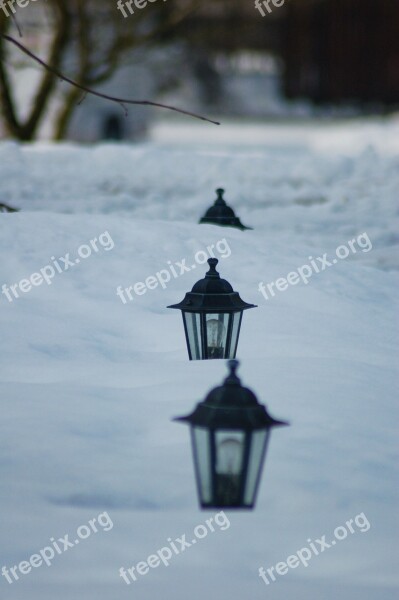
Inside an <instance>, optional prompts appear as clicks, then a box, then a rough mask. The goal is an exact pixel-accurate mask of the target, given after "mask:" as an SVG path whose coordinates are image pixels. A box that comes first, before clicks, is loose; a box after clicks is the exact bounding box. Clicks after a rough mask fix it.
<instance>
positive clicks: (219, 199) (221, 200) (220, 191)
mask: <svg viewBox="0 0 399 600" xmlns="http://www.w3.org/2000/svg"><path fill="white" fill-rule="evenodd" d="M216 193H217V195H218V197H217V198H216V200H215V204H216V205H220V204H223V205H224V206H225V205H226V201H225V199H224V198H223V194H224V189H223V188H218V189H217V190H216Z"/></svg>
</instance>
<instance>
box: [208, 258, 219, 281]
mask: <svg viewBox="0 0 399 600" xmlns="http://www.w3.org/2000/svg"><path fill="white" fill-rule="evenodd" d="M218 262H219V261H218V259H217V258H208V265H209V271H208V272H207V273H206V274H205V277H215V278H216V279H220V275H219V273H218V272H217V271H216V265H217V264H218Z"/></svg>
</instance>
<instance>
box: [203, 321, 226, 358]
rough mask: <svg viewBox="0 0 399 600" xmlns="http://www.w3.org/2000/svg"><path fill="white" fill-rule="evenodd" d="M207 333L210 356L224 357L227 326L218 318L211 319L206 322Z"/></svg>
mask: <svg viewBox="0 0 399 600" xmlns="http://www.w3.org/2000/svg"><path fill="white" fill-rule="evenodd" d="M206 335H207V340H208V358H223V357H224V347H223V342H224V340H225V336H226V327H225V326H224V325H223V323H222V321H219V320H218V319H209V320H208V321H207V322H206Z"/></svg>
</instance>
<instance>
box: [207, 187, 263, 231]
mask: <svg viewBox="0 0 399 600" xmlns="http://www.w3.org/2000/svg"><path fill="white" fill-rule="evenodd" d="M216 194H217V198H216V200H215V202H214V204H213V205H212V206H211V207H210V208H208V210H207V211H206V213H205V215H204V216H203V217H202V219H201V220H200V223H201V224H202V223H208V224H213V225H224V226H227V227H236V228H237V229H242V230H245V229H252V227H246V226H245V225H243V224H242V223H241V221H240V219H239V218H238V217H237V216H236V214H235V212H234V210H233V209H232V208H230V206H228V205H227V203H226V201H225V199H224V198H223V194H224V189H223V188H218V189H217V190H216Z"/></svg>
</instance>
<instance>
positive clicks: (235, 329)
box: [227, 311, 242, 358]
mask: <svg viewBox="0 0 399 600" xmlns="http://www.w3.org/2000/svg"><path fill="white" fill-rule="evenodd" d="M241 318H242V311H240V312H236V313H234V314H233V326H232V330H231V342H230V352H229V356H228V357H227V358H235V356H236V353H237V344H238V335H239V333H240V324H241Z"/></svg>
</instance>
